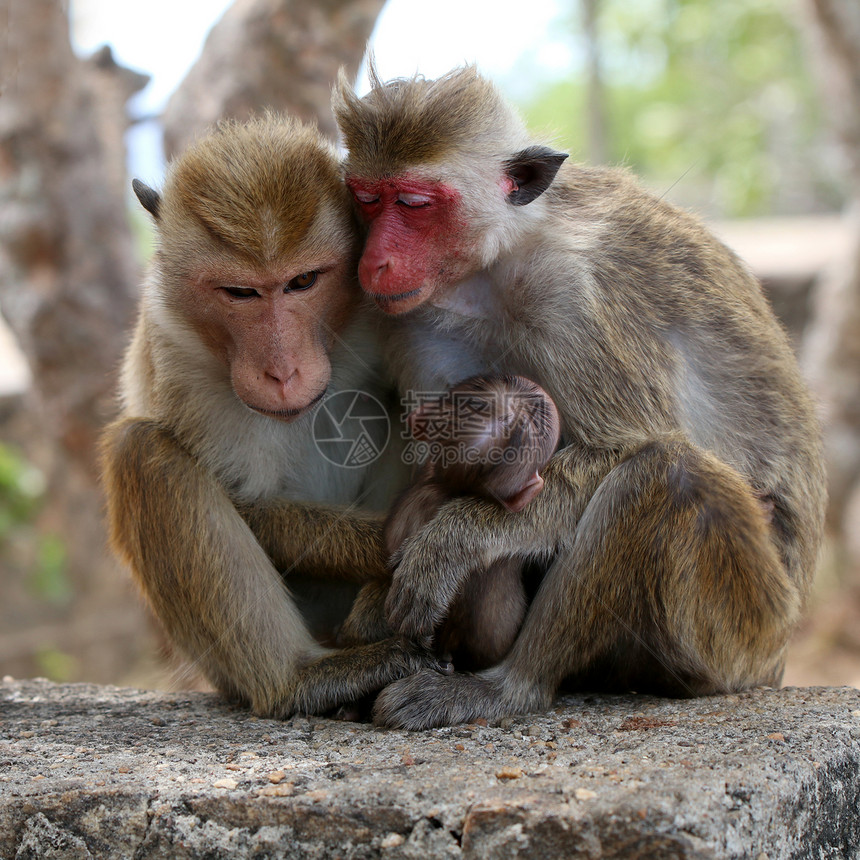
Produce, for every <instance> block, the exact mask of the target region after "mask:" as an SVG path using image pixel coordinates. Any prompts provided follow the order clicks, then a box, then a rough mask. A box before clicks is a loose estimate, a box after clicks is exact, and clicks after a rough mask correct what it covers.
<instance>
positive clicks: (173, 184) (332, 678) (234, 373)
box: [103, 118, 436, 717]
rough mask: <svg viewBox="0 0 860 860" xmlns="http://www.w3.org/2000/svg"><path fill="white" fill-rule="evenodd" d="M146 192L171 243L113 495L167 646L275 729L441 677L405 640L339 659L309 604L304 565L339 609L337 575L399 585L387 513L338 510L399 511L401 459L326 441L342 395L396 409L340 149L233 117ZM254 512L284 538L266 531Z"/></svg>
mask: <svg viewBox="0 0 860 860" xmlns="http://www.w3.org/2000/svg"><path fill="white" fill-rule="evenodd" d="M134 188H135V192H136V194H137V197H138V199H139V200H140V202H141V204H142V205H143V206H144V208H145V209H146V210H147V211H148V212H149V213H150V214H151V215H152V217H153V219H154V222H155V227H156V231H157V237H158V247H157V251H156V254H155V258H154V261H153V264H152V267H151V271H150V273H149V276H148V278H147V281H146V285H145V288H144V292H143V297H142V301H141V308H140V316H139V321H138V324H137V328H136V331H135V334H134V338H133V342H132V343H131V346H130V349H129V351H128V354H127V356H126V360H125V364H124V368H123V371H122V405H123V415H122V417H121V418H120V419H119V420H118V421H117V422H116V423H114V424H113V425H112V426H111V427H109V428H108V430H107V431H106V434H105V438H104V443H103V456H104V471H105V486H106V491H107V501H108V518H109V522H110V528H111V537H112V543H113V546H114V547H115V549H116V551H117V552H118V554H119V555H120V556H121V557H122V558H123V559H124V560H125V561H126V562H127V563H128V564H129V565H130V567H131V570H132V572H133V575H134V577H135V578H136V580H137V582H138V583H139V585H140V586H141V588H142V590H143V592H144V594H145V596H146V598H147V599H148V601H149V603H150V604H151V606H152V608H153V610H154V611H155V613H156V615H157V616H158V618H159V619H160V621H161V623H162V624H163V626H164V628H165V630H166V632H167V634H168V635H169V637H170V638H171V639H172V641H173V643H174V644H175V645H176V646H178V648H179V649H180V650H181V651H183V652H184V653H185V655H186V656H187V657H188V658H190V659H191V660H192V661H193V663H194V664H196V666H197V667H198V668H199V669H200V670H201V671H202V672H203V673H204V674H205V675H206V677H208V679H209V680H210V681H211V682H212V684H213V685H214V686H215V687H217V688H218V689H219V690H220V691H221V692H222V693H224V694H225V695H227V696H229V697H231V698H235V699H238V700H240V701H243V702H245V703H247V704H249V705H250V707H252V708H253V710H254V711H255V712H256V713H258V714H261V715H267V716H281V717H282V716H286V715H288V714H291V713H293V712H297V711H300V712H321V711H326V710H328V709H330V708H334V707H336V706H338V705H340V704H341V703H343V702H345V701H353V700H355V699H358V698H360V697H362V696H364V695H366V694H368V693H371V692H373V691H374V690H378V689H380V688H381V687H382V686H384V685H385V684H387V683H389V682H391V681H393V680H395V679H397V678H402V677H405V676H407V675H410V674H412V673H414V672H416V671H417V670H418V669H420V668H423V667H426V666H434V665H436V661H435V659H434V658H432V657H431V656H430V655H428V654H426V653H424V651H423V650H422V649H420V648H418V647H415V646H413V645H411V644H409V643H406V642H405V641H401V640H393V639H389V640H387V641H383V642H378V643H374V644H368V645H363V646H359V647H355V648H349V649H344V650H340V651H338V650H333V649H331V648H327V647H324V646H323V645H322V644H320V643H319V642H318V641H317V640H316V639H315V638H314V637H313V636H312V635H311V633H310V630H309V628H308V623H307V619H306V618H304V617H303V615H302V613H301V612H300V611H299V607H298V602H299V599H300V597H298V596H293V595H294V594H299V593H300V589H298V590H296V591H294V590H293V584H294V583H296V585H297V586H300V585H301V580H300V579H298V578H297V577H296V574H297V573H298V572H302V573H304V574H306V575H309V576H320V577H329V578H330V580H329V581H328V582H325V583H321V584H320V585H321V587H324V588H329V589H330V591H331V594H332V595H334V596H333V597H327V596H325V595H326V594H327V592H326V591H324V593H323V597H322V598H321V599H322V601H323V602H330V601H331V600H334V599H335V598H337V594H336V592H337V586H338V585H342V584H343V583H342V582H338V581H337V580H349V581H351V582H352V583H363V582H366V581H368V580H371V579H373V577H377V578H379V577H385V576H386V575H387V571H386V565H385V557H384V555H383V553H382V549H381V541H380V535H381V522H380V521H379V519H375V518H373V517H370V516H360V515H354V516H351V517H345V516H344V514H343V511H341V510H339V509H337V508H335V507H328V505H334V504H338V503H340V504H350V505H351V504H353V503H355V502H358V501H360V500H367V501H368V503H369V504H373V503H375V504H377V505H378V506H379V507H380V509H381V508H382V507H383V506H384V505H386V504H388V502H389V501H390V497H391V493H392V490H393V489H394V488H392V487H390V486H387V484H386V480H387V479H386V477H385V468H384V464H383V463H382V461H380V462H375V463H372V464H368V466H366V467H364V468H350V469H348V468H341V467H338V466H337V465H333V464H332V463H330V462H328V461H327V460H325V458H323V457H322V456H321V455H320V453H319V451H318V450H317V449H316V447H315V443H314V439H313V434H312V422H313V417H314V415H313V413H314V408H315V406H316V405H317V404H318V403H320V401H321V400H322V399H323V398H324V397H325V395H326V393H327V392H329V391H338V390H350V389H354V390H360V391H365V392H371V393H372V392H376V393H377V394H378V395H379V396H380V397H382V396H383V393H382V392H383V388H382V385H383V382H382V378H381V377H380V376H379V375H378V374H377V371H378V366H377V365H378V359H377V352H376V347H375V346H374V335H373V328H374V326H373V324H372V322H371V321H370V319H369V317H368V314H367V313H366V311H365V310H364V308H363V306H362V299H361V291H360V290H359V289H358V285H357V284H356V283H355V278H354V272H355V260H356V256H357V247H356V231H355V223H354V220H353V215H352V213H351V211H350V202H349V196H348V194H347V192H346V189H345V187H344V185H343V181H342V178H341V176H340V173H339V167H338V162H337V157H336V155H335V153H334V150H333V147H331V146H330V145H329V144H327V143H326V142H325V141H324V140H323V139H322V138H321V136H320V135H319V133H318V132H317V131H316V130H315V129H313V128H310V127H305V126H302V125H300V124H299V123H297V122H295V121H292V120H290V119H277V118H266V119H260V120H257V121H254V122H251V123H249V124H246V125H240V124H225V125H223V126H221V127H219V128H218V129H217V130H216V131H215V132H214V133H213V134H211V135H210V136H208V137H206V138H204V139H202V140H201V141H199V142H198V143H196V144H195V145H194V146H192V147H191V148H189V149H188V150H187V151H186V152H185V153H184V154H183V155H181V156H180V157H179V158H178V159H177V160H176V161H175V162H174V163H173V164H172V165H171V166H170V169H169V171H168V175H167V178H166V181H165V184H164V188H163V191H161V192H160V193H159V192H158V191H156V190H154V189H152V188H149V187H148V186H146V185H144V184H143V183H140V182H135V183H134ZM374 497H375V502H374ZM261 512H262V514H261ZM243 515H244V516H245V517H247V519H248V521H249V522H255V517H259V516H264V519H265V517H270V518H273V519H274V520H275V521H276V522H277V523H278V528H277V529H272V530H268V531H267V529H266V524H265V522H264V523H262V524H260V525H259V527H258V531H259V537H255V536H254V535H253V534H252V532H251V530H250V529H249V527H248V525H247V524H246V521H245V520H244V519H243ZM276 565H277V568H279V569H280V570H281V571H282V572H283V573H284V574H285V576H286V579H287V581H288V582H289V585H290V589H291V592H293V593H292V594H291V592H288V591H287V588H286V587H285V584H284V579H283V578H282V576H281V574H280V573H279V572H278V569H276ZM355 587H356V586H354V585H353V586H352V588H353V589H355ZM305 602H307V601H306V600H305ZM311 608H312V607H311ZM344 614H345V613H344ZM342 617H343V616H342V615H341V616H340V619H339V620H342Z"/></svg>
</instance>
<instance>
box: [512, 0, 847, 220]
mask: <svg viewBox="0 0 860 860" xmlns="http://www.w3.org/2000/svg"><path fill="white" fill-rule="evenodd" d="M578 5H579V4H578V3H577V4H576V6H577V7H578ZM600 8H601V16H600V19H599V33H600V35H599V44H600V50H601V56H602V62H603V84H604V89H605V113H606V126H607V132H608V134H607V137H608V140H609V146H610V153H609V160H610V162H612V163H623V164H626V165H629V166H630V167H631V168H632V169H633V170H634V171H635V172H636V173H638V174H640V175H642V176H644V177H645V178H646V179H647V180H648V181H649V182H650V183H651V184H652V185H654V186H655V187H656V188H658V189H660V190H663V191H665V190H667V189H668V188H670V187H671V186H672V185H674V184H675V183H676V182H677V183H679V185H680V186H681V188H680V189H678V191H684V192H685V194H681V197H684V196H686V197H688V198H690V197H691V198H692V199H690V200H687V201H683V202H689V203H692V204H694V205H700V206H701V207H702V208H707V209H710V210H712V212H714V213H716V214H721V215H732V216H738V215H760V214H766V213H770V212H774V211H779V212H787V211H809V210H810V209H821V208H831V207H833V206H836V205H838V204H839V203H840V199H839V195H838V192H837V191H836V190H835V186H834V185H833V184H832V182H831V178H830V177H829V175H828V173H827V170H826V168H824V167H822V166H821V161H822V159H821V157H820V152H819V149H820V148H821V131H820V129H821V117H820V115H819V109H818V104H817V101H816V99H815V97H814V90H813V85H812V82H811V81H810V78H809V71H808V69H807V67H806V66H805V64H804V63H803V58H804V51H803V46H802V44H801V39H800V34H799V32H798V30H797V22H796V21H795V20H794V19H793V18H792V15H791V5H790V4H786V3H785V1H784V0H720V2H716V0H635V2H634V0H601V4H600ZM577 12H578V8H577ZM569 26H570V27H571V30H572V32H577V31H579V30H580V29H581V27H580V24H579V17H578V16H577V17H576V18H575V19H574V20H572V21H571V22H570V24H569ZM585 87H586V83H585V79H584V76H582V75H578V76H576V77H573V78H571V79H570V80H566V81H561V82H558V83H556V84H555V85H553V86H550V87H549V88H547V89H545V90H544V92H543V93H542V95H541V96H540V97H538V98H536V99H535V100H534V101H532V102H531V103H529V104H527V105H524V106H523V107H524V112H525V114H526V118H527V120H528V122H529V124H530V125H531V126H532V127H533V128H535V129H536V130H542V129H547V128H554V129H555V130H557V131H558V133H559V136H558V137H557V138H556V140H557V141H558V142H559V143H560V144H562V145H566V146H569V147H570V148H571V151H572V153H573V154H574V157H577V158H580V159H583V160H585V159H586V157H587V154H586V153H585V151H584V148H585V140H586V134H587V129H586V128H585V123H586V116H587V115H586V112H585V109H584V108H585V102H586V91H585Z"/></svg>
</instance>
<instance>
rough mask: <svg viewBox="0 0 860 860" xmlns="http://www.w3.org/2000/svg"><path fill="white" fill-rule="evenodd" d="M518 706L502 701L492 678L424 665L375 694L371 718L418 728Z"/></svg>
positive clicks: (493, 717) (488, 715) (486, 715)
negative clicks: (434, 668) (449, 672)
mask: <svg viewBox="0 0 860 860" xmlns="http://www.w3.org/2000/svg"><path fill="white" fill-rule="evenodd" d="M518 710H519V709H517V708H516V707H512V706H511V705H509V704H508V703H506V702H505V701H504V697H503V696H502V691H501V685H500V684H498V683H497V682H495V681H491V680H489V679H487V678H482V677H479V676H477V675H458V674H453V675H442V674H439V673H438V672H434V671H430V670H427V669H423V670H422V671H420V672H418V673H417V674H415V675H411V676H410V677H408V678H404V679H403V680H401V681H395V682H394V683H393V684H389V685H388V686H387V687H386V688H385V689H384V690H383V691H382V692H381V693H380V694H379V696H377V699H376V705H375V706H374V708H373V721H374V722H375V723H376V724H377V725H381V726H388V727H390V728H397V729H409V730H417V729H429V728H433V727H434V726H451V725H455V724H457V723H466V722H469V721H470V720H476V719H478V718H480V717H483V718H485V719H489V720H497V719H501V718H502V717H504V716H506V715H507V714H511V713H517V712H518Z"/></svg>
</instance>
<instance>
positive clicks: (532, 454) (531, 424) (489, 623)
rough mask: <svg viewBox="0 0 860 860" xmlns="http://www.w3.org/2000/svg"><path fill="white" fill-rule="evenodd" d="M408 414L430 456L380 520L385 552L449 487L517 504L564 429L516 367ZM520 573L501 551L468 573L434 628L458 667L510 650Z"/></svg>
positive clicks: (533, 488)
mask: <svg viewBox="0 0 860 860" xmlns="http://www.w3.org/2000/svg"><path fill="white" fill-rule="evenodd" d="M406 421H407V424H408V425H409V429H410V432H411V433H412V436H413V437H414V438H415V439H416V440H418V441H419V442H425V443H427V444H428V445H429V447H430V458H429V460H428V461H427V463H426V464H425V465H424V466H423V468H422V471H421V474H420V476H419V478H418V480H417V481H416V482H415V483H414V484H413V485H412V486H411V487H409V488H408V489H407V490H406V491H405V492H404V493H403V494H402V495H401V497H400V498H399V499H398V500H397V501H396V502H395V503H394V505H393V507H392V509H391V513H390V514H389V516H388V519H387V520H386V522H385V527H384V530H383V536H384V540H385V546H386V549H387V551H388V552H389V553H390V554H394V553H395V552H396V551H397V550H398V549H399V548H400V546H401V544H402V543H403V542H404V541H405V540H406V539H407V538H409V537H411V536H412V535H414V534H415V533H416V532H418V531H419V530H420V529H422V528H423V527H424V526H425V525H426V524H427V523H428V522H429V521H430V520H431V519H433V517H434V516H435V515H436V512H437V511H438V510H439V508H440V506H441V505H442V504H443V503H444V502H446V501H448V500H449V499H451V498H453V497H455V496H462V495H476V496H481V497H483V498H485V499H488V500H490V501H493V502H497V503H498V504H500V505H503V506H504V507H505V508H507V509H508V510H509V511H521V510H522V509H523V508H524V507H525V506H526V505H527V504H528V503H529V502H530V501H531V500H532V499H533V498H534V497H535V496H536V495H537V494H538V493H539V492H540V491H541V489H542V488H543V478H542V477H541V475H540V470H541V469H542V468H543V467H544V466H545V465H546V464H547V462H548V461H549V459H550V458H551V457H552V455H553V454H554V453H555V450H556V447H557V446H558V441H559V432H560V431H559V417H558V412H557V410H556V407H555V404H554V403H553V402H552V399H551V398H550V396H549V395H548V394H547V393H546V392H545V391H544V390H543V389H542V388H541V387H540V386H539V385H537V384H536V383H534V382H532V381H531V380H529V379H525V378H524V377H522V376H473V377H470V378H469V379H466V380H464V381H463V382H460V383H458V384H457V385H455V386H453V387H452V388H450V389H449V390H448V391H447V392H446V393H445V394H444V395H442V396H441V397H438V398H434V399H431V400H428V401H425V402H423V403H422V404H421V405H420V406H419V407H418V408H417V409H416V410H415V411H413V412H411V413H410V414H409V416H408V417H407V419H406ZM521 574H522V562H521V560H520V559H517V558H507V559H502V560H500V561H496V562H494V563H493V564H491V565H489V566H487V567H486V568H478V569H476V570H475V571H474V572H473V573H472V574H471V575H470V576H469V577H468V578H467V579H466V582H465V584H464V586H463V588H462V589H461V591H460V593H459V594H458V595H457V598H456V600H455V601H454V603H453V604H452V606H451V610H450V613H449V615H448V617H447V619H446V620H445V621H444V622H443V623H442V625H441V627H440V628H438V629H437V630H436V634H435V637H434V638H435V643H436V647H437V650H438V651H439V653H441V654H445V655H450V657H451V659H453V661H454V664H455V666H456V667H457V669H460V670H462V669H469V670H477V669H484V668H487V667H489V666H493V665H495V664H496V663H498V662H499V660H501V659H502V657H504V656H505V654H506V653H507V652H508V650H509V648H510V647H511V645H512V644H513V641H514V639H515V638H516V635H517V633H518V631H519V629H520V624H521V623H522V620H523V616H524V615H525V610H526V596H525V590H524V588H523V583H522V575H521Z"/></svg>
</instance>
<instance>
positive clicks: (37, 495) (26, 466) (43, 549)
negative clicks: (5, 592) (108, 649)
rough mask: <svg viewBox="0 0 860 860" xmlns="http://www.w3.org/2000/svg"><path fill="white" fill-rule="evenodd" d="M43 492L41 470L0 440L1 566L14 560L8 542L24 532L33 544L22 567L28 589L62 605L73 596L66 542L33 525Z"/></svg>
mask: <svg viewBox="0 0 860 860" xmlns="http://www.w3.org/2000/svg"><path fill="white" fill-rule="evenodd" d="M44 492H45V480H44V477H43V475H42V473H41V472H40V471H39V470H38V469H37V468H35V466H33V465H31V464H30V463H28V462H27V461H26V460H25V459H24V457H22V456H21V454H20V453H18V452H17V451H16V450H15V449H14V448H11V447H10V446H8V445H4V444H2V443H0V567H2V565H3V564H4V563H12V564H14V562H13V561H11V559H9V558H7V550H8V547H9V544H10V543H11V541H12V540H13V538H15V537H16V536H18V537H21V536H25V537H26V539H27V541H28V542H30V543H32V546H33V553H32V555H31V554H29V553H28V558H29V564H28V566H27V567H26V568H25V569H26V570H27V575H26V580H27V585H28V587H29V589H30V590H31V591H32V592H33V593H34V594H35V595H36V596H37V597H39V598H40V599H42V600H45V601H47V602H48V603H53V604H55V605H62V604H64V603H67V602H68V601H69V600H70V599H71V597H72V587H71V584H70V582H69V580H68V577H67V575H66V549H65V546H64V544H63V542H62V540H61V539H60V538H59V537H58V536H56V535H53V534H38V533H37V532H36V530H35V529H34V528H33V525H32V524H33V521H34V519H35V517H36V515H37V514H38V511H39V507H40V505H41V501H42V497H43V494H44Z"/></svg>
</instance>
